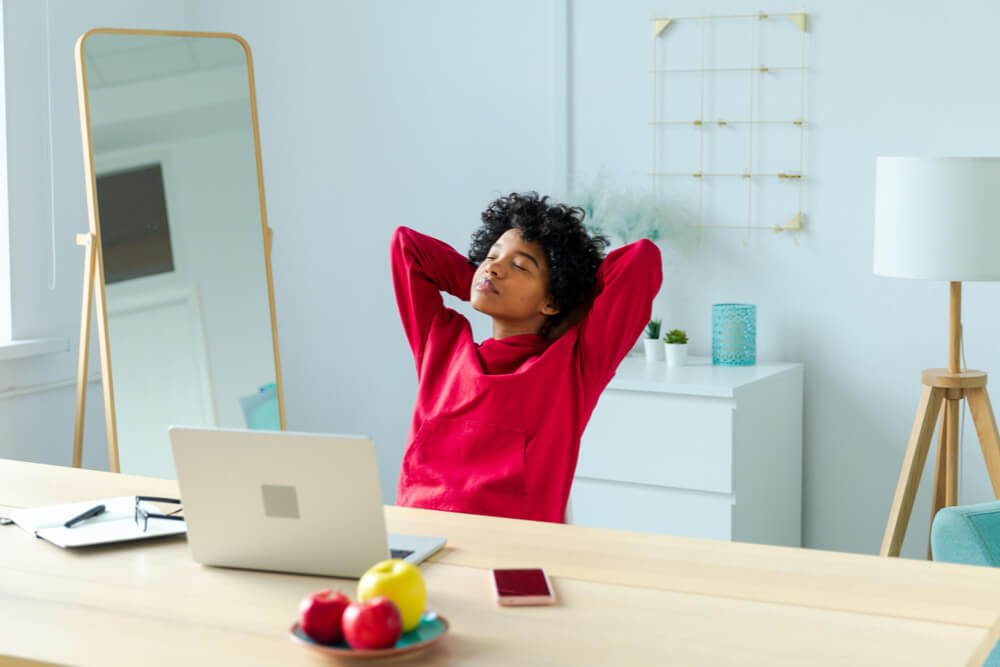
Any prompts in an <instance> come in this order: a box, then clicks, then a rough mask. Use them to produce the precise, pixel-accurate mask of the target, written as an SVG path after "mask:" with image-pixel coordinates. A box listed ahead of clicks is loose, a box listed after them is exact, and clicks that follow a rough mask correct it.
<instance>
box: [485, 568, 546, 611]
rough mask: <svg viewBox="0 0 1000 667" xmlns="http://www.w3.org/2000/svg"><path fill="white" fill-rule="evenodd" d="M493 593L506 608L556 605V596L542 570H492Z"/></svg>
mask: <svg viewBox="0 0 1000 667" xmlns="http://www.w3.org/2000/svg"><path fill="white" fill-rule="evenodd" d="M491 572H492V573H493V592H494V593H495V594H496V598H497V603H498V604H501V605H504V606H518V605H537V604H555V603H556V594H555V592H553V590H552V584H550V583H549V578H548V576H547V575H546V574H545V571H544V570H542V569H541V568H532V569H524V570H491Z"/></svg>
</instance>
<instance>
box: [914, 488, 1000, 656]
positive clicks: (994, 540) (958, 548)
mask: <svg viewBox="0 0 1000 667" xmlns="http://www.w3.org/2000/svg"><path fill="white" fill-rule="evenodd" d="M931 555H932V557H933V558H934V560H936V561H942V562H945V563H961V564H964V565H987V566H990V567H1000V500H994V501H992V502H988V503H980V504H978V505H961V506H956V507H945V508H944V509H942V510H940V511H939V512H938V513H937V514H935V515H934V523H932V524H931ZM983 665H984V667H1000V643H998V644H997V645H996V646H994V647H993V650H992V651H991V652H990V654H989V656H988V657H987V658H986V662H984V663H983Z"/></svg>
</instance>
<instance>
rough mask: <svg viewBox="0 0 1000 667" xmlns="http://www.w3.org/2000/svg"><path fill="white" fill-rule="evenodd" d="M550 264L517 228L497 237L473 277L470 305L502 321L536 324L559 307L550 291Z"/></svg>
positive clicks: (541, 322) (536, 245) (538, 248)
mask: <svg viewBox="0 0 1000 667" xmlns="http://www.w3.org/2000/svg"><path fill="white" fill-rule="evenodd" d="M549 288H550V285H549V264H548V260H546V259H545V253H544V252H543V251H542V246H541V244H540V243H538V241H525V240H524V239H522V238H521V232H520V230H518V229H508V230H507V231H506V232H504V233H503V235H502V236H501V237H500V238H498V239H497V240H496V243H494V244H493V247H492V248H490V251H489V253H487V256H486V259H484V260H483V262H482V264H480V265H479V268H477V269H476V273H475V275H474V277H473V279H472V295H471V298H470V301H471V302H472V307H473V308H475V309H476V310H478V311H479V312H481V313H485V314H487V315H489V316H491V317H493V318H494V319H499V320H503V321H505V322H510V323H513V322H524V323H526V324H528V323H531V322H532V320H537V322H538V328H539V329H540V328H541V325H542V324H544V323H545V319H546V317H548V316H549V315H555V314H556V313H558V312H559V309H558V308H556V306H555V300H554V299H553V298H552V296H551V294H550V291H549Z"/></svg>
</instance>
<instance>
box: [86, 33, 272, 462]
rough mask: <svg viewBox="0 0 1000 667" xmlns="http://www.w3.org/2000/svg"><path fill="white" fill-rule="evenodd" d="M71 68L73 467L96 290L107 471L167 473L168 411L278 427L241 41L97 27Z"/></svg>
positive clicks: (267, 272) (260, 201)
mask: <svg viewBox="0 0 1000 667" xmlns="http://www.w3.org/2000/svg"><path fill="white" fill-rule="evenodd" d="M76 66H77V89H78V93H79V103H80V122H81V128H82V133H83V149H84V150H83V157H84V169H85V176H86V185H87V205H88V211H89V216H90V232H89V233H87V234H80V235H78V237H77V241H78V243H79V244H80V245H83V246H84V247H85V249H86V261H85V266H84V284H83V309H82V317H81V326H80V359H79V368H78V377H77V401H76V429H75V434H74V445H73V465H74V466H77V467H79V466H80V465H81V463H82V453H83V417H84V408H85V405H86V384H87V362H88V359H87V358H88V348H89V332H90V312H91V308H90V305H91V299H92V297H93V300H94V302H95V304H96V317H97V331H98V341H99V344H100V357H101V375H102V379H103V390H104V405H105V418H106V426H107V435H108V459H109V466H110V469H111V470H112V471H113V472H127V473H130V474H139V475H149V476H156V477H167V478H173V477H175V474H174V469H173V462H172V458H171V455H170V445H169V441H168V438H167V427H168V426H169V425H170V424H184V425H203V426H220V427H238V428H265V429H283V428H284V427H285V417H284V414H285V413H284V400H283V396H282V385H281V366H280V362H279V358H278V336H277V327H276V325H275V316H274V289H273V285H272V279H271V264H270V248H271V232H270V228H269V227H268V225H267V215H266V211H265V207H264V185H263V178H262V169H261V159H260V138H259V134H258V130H257V109H256V101H255V97H254V81H253V66H252V62H251V59H250V49H249V46H248V45H247V44H246V42H245V41H244V40H243V39H241V38H240V37H238V36H236V35H230V34H218V33H191V32H169V31H143V30H117V29H104V28H102V29H97V30H91V31H90V32H88V33H86V34H84V35H83V36H82V37H80V39H79V40H78V41H77V45H76Z"/></svg>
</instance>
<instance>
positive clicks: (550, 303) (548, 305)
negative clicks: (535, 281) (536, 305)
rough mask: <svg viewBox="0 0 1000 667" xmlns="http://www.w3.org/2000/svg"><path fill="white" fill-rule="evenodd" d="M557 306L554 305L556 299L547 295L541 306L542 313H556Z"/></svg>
mask: <svg viewBox="0 0 1000 667" xmlns="http://www.w3.org/2000/svg"><path fill="white" fill-rule="evenodd" d="M558 314H559V306H558V305H556V300H555V298H553V297H551V296H550V297H548V298H547V299H546V300H545V305H544V306H542V315H558Z"/></svg>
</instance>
